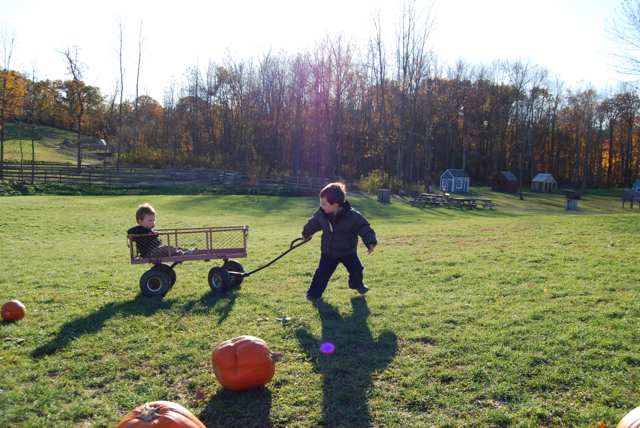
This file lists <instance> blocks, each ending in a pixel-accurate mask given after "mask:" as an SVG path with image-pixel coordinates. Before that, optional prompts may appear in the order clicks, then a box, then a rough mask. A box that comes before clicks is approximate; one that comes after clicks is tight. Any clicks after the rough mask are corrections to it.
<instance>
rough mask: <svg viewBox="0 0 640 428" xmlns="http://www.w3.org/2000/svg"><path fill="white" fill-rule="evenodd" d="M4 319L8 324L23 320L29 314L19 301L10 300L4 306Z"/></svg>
mask: <svg viewBox="0 0 640 428" xmlns="http://www.w3.org/2000/svg"><path fill="white" fill-rule="evenodd" d="M0 311H2V319H3V320H5V321H6V322H13V321H15V320H21V319H22V318H24V316H25V315H26V314H27V308H25V307H24V305H23V304H22V303H20V302H19V301H18V300H9V301H8V302H6V303H5V304H4V305H2V309H0Z"/></svg>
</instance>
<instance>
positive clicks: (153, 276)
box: [140, 268, 171, 297]
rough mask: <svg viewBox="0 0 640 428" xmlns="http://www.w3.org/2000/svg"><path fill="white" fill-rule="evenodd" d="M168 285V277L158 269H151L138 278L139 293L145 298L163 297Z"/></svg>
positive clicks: (169, 282)
mask: <svg viewBox="0 0 640 428" xmlns="http://www.w3.org/2000/svg"><path fill="white" fill-rule="evenodd" d="M170 284H171V280H170V279H169V275H167V274H166V273H164V272H163V271H161V270H159V269H154V268H151V269H149V270H148V271H146V272H145V273H143V274H142V276H141V277H140V291H142V294H143V295H145V296H147V297H154V296H164V295H165V294H167V292H168V291H169V288H171V286H170Z"/></svg>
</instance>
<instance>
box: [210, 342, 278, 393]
mask: <svg viewBox="0 0 640 428" xmlns="http://www.w3.org/2000/svg"><path fill="white" fill-rule="evenodd" d="M280 358H282V354H280V353H273V352H271V351H270V350H269V346H267V342H265V341H264V340H262V339H260V338H257V337H253V336H240V337H236V338H233V339H230V340H227V341H225V342H222V343H221V344H219V345H218V346H216V349H214V350H213V355H212V356H211V365H212V366H213V373H215V375H216V379H218V382H220V384H222V386H224V387H225V388H228V389H232V390H234V391H243V390H245V389H251V388H257V387H259V386H263V385H266V384H267V383H268V382H269V381H270V380H271V379H272V378H273V375H274V374H275V372H276V367H275V362H276V361H277V360H279V359H280Z"/></svg>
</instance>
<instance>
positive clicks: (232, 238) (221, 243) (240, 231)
mask: <svg viewBox="0 0 640 428" xmlns="http://www.w3.org/2000/svg"><path fill="white" fill-rule="evenodd" d="M155 232H157V237H158V238H159V239H160V245H161V246H165V245H166V246H171V247H176V248H183V249H188V250H192V249H194V248H197V250H196V251H195V253H194V254H188V255H185V254H181V253H179V252H175V251H172V248H171V247H169V248H168V249H167V253H168V254H167V255H166V256H159V257H158V256H147V257H143V256H141V255H140V254H141V253H145V252H146V251H145V248H144V244H140V241H141V240H143V239H144V238H149V235H127V238H128V241H129V256H130V258H131V264H142V263H171V262H174V263H175V262H177V263H181V262H186V261H194V260H204V261H209V260H213V259H231V258H239V257H247V237H248V235H249V226H219V227H195V228H182V229H156V230H155ZM140 238H142V239H140ZM136 241H137V242H136ZM147 250H148V249H147Z"/></svg>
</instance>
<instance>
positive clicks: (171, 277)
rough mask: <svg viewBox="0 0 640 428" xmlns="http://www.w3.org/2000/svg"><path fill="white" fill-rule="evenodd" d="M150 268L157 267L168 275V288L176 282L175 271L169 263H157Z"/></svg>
mask: <svg viewBox="0 0 640 428" xmlns="http://www.w3.org/2000/svg"><path fill="white" fill-rule="evenodd" d="M151 269H157V270H159V271H162V272H164V273H166V274H167V275H169V281H170V282H169V288H171V287H173V285H174V284H175V283H176V279H177V275H176V271H175V269H173V268H172V267H171V266H170V265H168V264H166V263H158V264H157V265H155V266H154V267H152V268H151Z"/></svg>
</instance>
